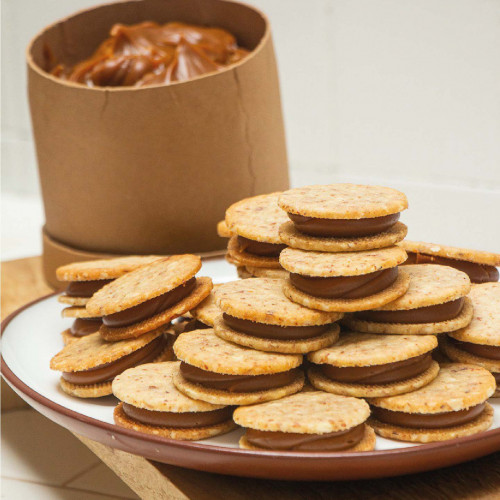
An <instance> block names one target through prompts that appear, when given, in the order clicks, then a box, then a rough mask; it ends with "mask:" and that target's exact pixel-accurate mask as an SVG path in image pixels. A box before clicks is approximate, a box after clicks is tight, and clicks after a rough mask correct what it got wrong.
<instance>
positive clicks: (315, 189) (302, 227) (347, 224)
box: [278, 184, 408, 252]
mask: <svg viewBox="0 0 500 500" xmlns="http://www.w3.org/2000/svg"><path fill="white" fill-rule="evenodd" d="M278 204H279V206H280V207H281V208H282V209H283V210H284V211H285V212H286V213H287V214H288V217H289V218H290V219H291V220H289V221H287V222H285V223H284V224H282V225H281V227H280V237H281V241H282V242H284V243H286V244H287V245H288V246H290V247H292V248H300V249H302V250H316V251H322V252H352V251H360V250H371V249H374V248H384V247H389V246H392V245H394V244H395V243H397V242H399V241H401V240H402V239H403V238H404V237H405V236H406V233H407V230H408V229H407V227H406V226H405V225H404V224H402V223H401V222H398V219H399V213H400V212H401V211H402V210H405V209H406V208H408V200H407V199H406V196H405V195H404V194H403V193H401V192H400V191H396V190H395V189H391V188H388V187H382V186H366V185H357V184H331V185H324V186H306V187H301V188H296V189H290V190H289V191H285V192H284V193H282V194H281V195H280V197H279V199H278Z"/></svg>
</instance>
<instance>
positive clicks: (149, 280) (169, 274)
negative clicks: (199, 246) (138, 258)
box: [86, 254, 201, 316]
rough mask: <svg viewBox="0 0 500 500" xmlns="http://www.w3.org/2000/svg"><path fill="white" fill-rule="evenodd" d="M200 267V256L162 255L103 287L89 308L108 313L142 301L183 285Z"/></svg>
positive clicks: (91, 301) (96, 313)
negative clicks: (158, 258)
mask: <svg viewBox="0 0 500 500" xmlns="http://www.w3.org/2000/svg"><path fill="white" fill-rule="evenodd" d="M200 268H201V259H200V257H198V256H196V255H190V254H185V255H172V256H171V257H165V258H162V259H160V260H157V261H156V262H153V263H152V264H149V265H147V266H143V267H140V268H139V269H136V270H135V271H132V272H130V273H128V274H126V275H125V276H122V277H121V278H118V279H116V280H115V281H113V282H111V283H108V284H107V285H105V286H104V287H102V288H101V289H100V290H99V291H97V292H96V293H95V294H94V295H93V296H92V298H91V299H90V300H89V301H88V303H87V306H86V307H87V310H88V311H89V312H90V313H91V314H94V315H96V316H106V315H108V314H113V313H115V312H119V311H123V310H124V309H128V308H129V307H133V306H136V305H138V304H142V303H143V302H146V301H147V300H149V299H154V298H155V297H158V296H159V295H162V294H164V293H167V292H170V290H173V289H174V288H176V287H178V286H179V285H182V283H184V282H186V281H187V280H189V279H190V278H192V277H193V276H194V275H195V274H196V273H197V272H198V271H199V270H200Z"/></svg>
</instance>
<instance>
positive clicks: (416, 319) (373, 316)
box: [355, 297, 464, 324]
mask: <svg viewBox="0 0 500 500" xmlns="http://www.w3.org/2000/svg"><path fill="white" fill-rule="evenodd" d="M463 306H464V298H463V297H460V298H459V299H456V300H452V301H450V302H445V303H444V304H437V305H435V306H427V307H417V308H415V309H407V310H402V311H362V312H358V313H356V314H355V316H356V317H357V318H359V319H363V320H365V321H374V322H376V323H411V324H413V323H417V324H420V323H437V322H439V321H447V320H449V319H453V318H456V317H457V316H458V315H459V314H460V313H461V311H462V308H463Z"/></svg>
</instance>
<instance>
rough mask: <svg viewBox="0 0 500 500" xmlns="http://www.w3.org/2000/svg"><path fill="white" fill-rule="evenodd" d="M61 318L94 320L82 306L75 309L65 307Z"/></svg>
mask: <svg viewBox="0 0 500 500" xmlns="http://www.w3.org/2000/svg"><path fill="white" fill-rule="evenodd" d="M61 316H62V317H63V318H87V319H89V318H93V317H94V316H92V315H91V314H90V313H89V312H88V311H87V309H86V308H85V307H81V306H73V307H65V308H64V309H63V310H62V311H61Z"/></svg>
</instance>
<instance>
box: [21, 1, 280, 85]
mask: <svg viewBox="0 0 500 500" xmlns="http://www.w3.org/2000/svg"><path fill="white" fill-rule="evenodd" d="M134 1H140V0H120V1H118V2H108V3H105V4H99V5H94V6H93V7H87V8H85V9H80V10H78V11H76V12H74V13H73V14H71V15H69V16H66V17H62V18H60V19H59V20H57V21H54V22H53V23H51V24H49V25H47V26H45V27H44V28H43V29H42V30H40V31H39V32H38V33H37V34H36V35H35V36H34V37H33V38H32V39H31V40H30V42H29V43H28V46H27V47H26V62H27V64H28V67H29V68H30V69H31V70H32V71H34V72H36V73H37V74H38V75H40V76H41V77H42V78H45V79H47V80H51V81H52V82H54V83H56V84H59V85H62V86H66V87H71V88H75V89H79V90H81V89H86V90H88V91H91V92H124V93H126V92H137V91H138V90H154V89H158V88H165V87H173V86H176V87H177V86H180V85H187V84H190V83H192V82H196V81H198V80H203V79H205V78H210V77H211V76H214V75H219V74H221V73H225V72H227V71H232V70H233V69H235V68H238V67H239V66H241V65H243V64H246V63H247V62H249V61H250V60H251V59H253V58H254V57H255V56H256V55H257V54H258V53H259V52H260V51H261V50H262V47H264V46H265V45H266V43H267V42H268V40H269V38H270V36H271V28H270V22H269V19H268V17H267V16H266V15H265V14H264V13H263V12H262V11H261V10H260V9H257V8H256V7H254V6H253V5H249V4H247V3H245V2H240V1H233V0H217V1H218V2H220V3H225V4H236V5H240V6H241V7H245V8H247V9H250V10H253V11H254V12H256V13H257V14H258V15H259V16H261V17H262V20H263V21H264V25H265V29H264V33H263V35H262V37H261V39H260V41H259V43H258V44H257V45H256V46H255V48H253V49H252V50H251V51H250V53H249V54H248V55H247V56H246V57H244V58H243V59H241V60H240V61H237V62H235V63H233V64H230V65H228V66H225V67H224V68H223V69H221V70H219V71H210V72H209V73H204V74H202V75H198V76H195V77H193V78H189V79H188V80H181V81H178V82H172V83H168V84H165V83H160V84H154V85H146V86H143V87H132V86H127V87H111V86H107V87H106V86H98V87H89V86H88V85H85V84H83V83H76V82H70V81H68V80H64V79H62V78H59V77H57V76H54V75H51V74H50V73H48V72H47V71H45V70H43V69H42V68H41V67H40V66H39V65H38V64H37V63H35V61H34V60H33V56H32V48H33V45H34V43H35V42H36V41H37V40H38V39H39V38H41V37H42V36H43V35H44V34H45V33H46V32H47V31H49V30H51V29H53V28H54V27H55V26H57V25H59V24H62V23H65V22H66V21H68V20H70V19H73V18H74V17H77V16H80V15H83V14H85V13H87V12H90V11H93V10H97V9H100V8H103V7H107V6H110V5H121V4H126V3H131V2H134Z"/></svg>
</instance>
